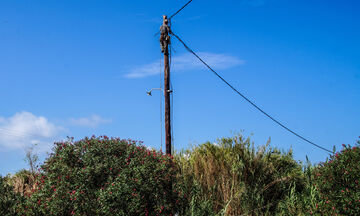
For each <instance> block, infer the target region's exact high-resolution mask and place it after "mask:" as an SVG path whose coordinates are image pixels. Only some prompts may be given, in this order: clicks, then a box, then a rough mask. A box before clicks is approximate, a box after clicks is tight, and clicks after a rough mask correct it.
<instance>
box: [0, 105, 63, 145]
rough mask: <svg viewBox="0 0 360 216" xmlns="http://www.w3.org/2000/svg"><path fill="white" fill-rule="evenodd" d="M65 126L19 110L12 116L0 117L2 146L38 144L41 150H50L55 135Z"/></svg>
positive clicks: (0, 141) (0, 143) (0, 142)
mask: <svg viewBox="0 0 360 216" xmlns="http://www.w3.org/2000/svg"><path fill="white" fill-rule="evenodd" d="M62 130H63V128H61V127H59V126H56V125H55V124H53V123H51V122H49V121H48V120H47V119H46V118H45V117H43V116H35V115H34V114H32V113H30V112H25V111H23V112H19V113H16V114H15V115H14V116H11V117H8V118H6V117H0V148H1V149H26V148H28V147H29V146H31V145H34V144H37V145H38V147H39V149H40V150H45V149H46V150H48V149H49V147H50V145H49V144H51V143H52V142H54V139H55V136H56V135H57V134H58V133H59V132H60V131H62Z"/></svg>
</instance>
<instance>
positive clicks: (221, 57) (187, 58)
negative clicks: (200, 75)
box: [125, 52, 245, 78]
mask: <svg viewBox="0 0 360 216" xmlns="http://www.w3.org/2000/svg"><path fill="white" fill-rule="evenodd" d="M198 55H199V56H200V58H202V59H203V60H204V61H205V62H206V63H207V64H208V65H210V66H211V67H212V68H214V69H215V70H217V69H220V70H224V69H228V68H232V67H235V66H238V65H241V64H244V63H245V61H244V60H241V59H239V58H238V57H235V56H230V55H226V54H216V53H208V52H199V53H198ZM202 68H204V69H205V66H204V65H203V64H202V63H201V62H200V61H199V60H198V59H196V57H195V56H193V55H192V54H190V53H186V54H183V55H180V56H176V57H173V59H172V67H171V70H172V71H188V70H194V69H202ZM160 70H163V69H162V68H160V63H159V61H156V62H153V63H150V64H146V65H142V66H139V67H135V68H133V69H132V70H131V71H130V73H128V74H126V75H125V77H128V78H142V77H148V76H153V75H157V74H159V73H160Z"/></svg>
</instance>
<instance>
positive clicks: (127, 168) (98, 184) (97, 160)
mask: <svg viewBox="0 0 360 216" xmlns="http://www.w3.org/2000/svg"><path fill="white" fill-rule="evenodd" d="M175 173H176V168H175V164H174V162H173V161H172V159H171V157H169V156H166V155H164V154H162V153H161V152H156V151H155V150H149V149H147V148H146V147H144V146H142V145H141V144H139V143H137V142H135V141H131V140H120V139H115V138H111V139H109V138H108V137H106V136H104V137H91V138H85V139H82V140H80V141H77V142H73V141H72V140H69V141H67V142H59V143H55V147H54V149H53V153H52V154H51V155H50V156H49V158H48V159H47V160H46V161H45V164H44V165H42V166H41V172H40V173H39V175H38V176H37V177H36V183H35V184H36V188H35V189H34V191H33V193H32V194H29V195H28V199H27V201H26V202H24V203H23V204H22V205H20V206H19V208H18V211H19V213H20V212H22V213H24V212H25V214H26V215H40V216H41V215H127V216H131V215H174V214H175V213H176V212H177V209H178V207H180V203H181V202H182V201H181V200H182V198H181V196H182V194H180V193H179V192H178V191H176V187H175V186H174V187H173V186H172V183H174V180H175V179H174V177H175Z"/></svg>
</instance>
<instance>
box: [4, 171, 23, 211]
mask: <svg viewBox="0 0 360 216" xmlns="http://www.w3.org/2000/svg"><path fill="white" fill-rule="evenodd" d="M8 179H9V178H8V177H4V178H3V177H1V176H0V215H3V216H12V215H16V212H15V206H16V204H17V203H20V202H21V201H22V197H21V196H20V195H19V194H16V193H15V192H14V187H13V186H11V185H9V184H8V182H7V181H8Z"/></svg>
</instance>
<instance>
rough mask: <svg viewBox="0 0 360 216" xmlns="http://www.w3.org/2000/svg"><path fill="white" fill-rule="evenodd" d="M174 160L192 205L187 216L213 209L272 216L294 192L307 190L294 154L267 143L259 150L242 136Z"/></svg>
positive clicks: (230, 213)
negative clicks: (271, 146) (280, 203)
mask: <svg viewBox="0 0 360 216" xmlns="http://www.w3.org/2000/svg"><path fill="white" fill-rule="evenodd" d="M176 160H177V161H178V164H179V166H180V170H181V173H180V175H179V182H182V185H183V190H184V191H187V194H189V195H190V196H191V197H189V200H190V201H192V202H190V205H189V207H188V209H187V211H186V214H184V215H196V214H199V215H206V212H207V211H208V209H209V208H212V212H214V214H221V215H242V214H250V215H265V214H268V215H274V214H275V212H276V208H277V206H278V204H279V202H280V201H281V200H283V199H284V198H285V197H286V196H287V195H288V194H289V192H290V190H291V188H293V190H295V191H296V192H301V191H302V190H303V189H304V175H303V172H302V168H301V165H300V164H298V163H297V162H296V161H295V160H294V159H293V158H292V153H291V151H290V152H281V151H279V150H277V149H272V148H270V147H269V145H268V144H267V145H265V146H261V147H259V148H258V149H255V147H254V145H253V144H252V143H251V142H250V139H249V138H247V139H244V138H243V137H242V136H241V135H239V136H234V137H232V138H224V139H221V140H219V141H218V143H217V144H212V143H205V144H202V145H200V146H198V147H195V148H194V149H192V151H186V152H183V153H181V154H180V155H178V156H177V157H176ZM194 187H195V189H196V188H197V187H200V188H199V189H196V190H194ZM194 191H195V192H194ZM192 203H195V205H192ZM194 212H198V213H196V214H195V213H194ZM199 212H200V213H199Z"/></svg>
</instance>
